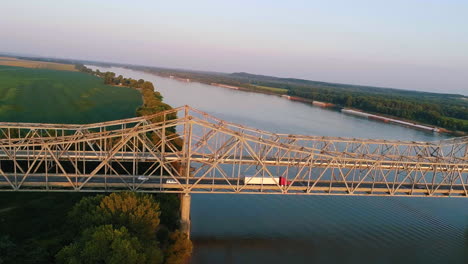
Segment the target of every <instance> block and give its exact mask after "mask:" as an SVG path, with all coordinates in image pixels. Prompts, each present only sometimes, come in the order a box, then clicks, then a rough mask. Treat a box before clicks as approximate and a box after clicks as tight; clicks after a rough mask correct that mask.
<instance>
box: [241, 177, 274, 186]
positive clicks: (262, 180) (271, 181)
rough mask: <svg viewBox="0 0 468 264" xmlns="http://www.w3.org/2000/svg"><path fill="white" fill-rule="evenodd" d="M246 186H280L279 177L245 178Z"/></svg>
mask: <svg viewBox="0 0 468 264" xmlns="http://www.w3.org/2000/svg"><path fill="white" fill-rule="evenodd" d="M244 184H264V185H272V184H279V177H273V178H272V177H269V176H267V177H250V176H245V178H244Z"/></svg>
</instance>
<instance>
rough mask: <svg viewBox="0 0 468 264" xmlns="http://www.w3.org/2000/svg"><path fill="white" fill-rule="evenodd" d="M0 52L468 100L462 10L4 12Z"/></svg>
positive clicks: (370, 3) (395, 1)
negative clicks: (272, 77) (437, 94)
mask: <svg viewBox="0 0 468 264" xmlns="http://www.w3.org/2000/svg"><path fill="white" fill-rule="evenodd" d="M0 9H1V16H0V52H16V53H28V54H36V55H42V56H52V57H65V58H76V59H89V60H98V61H110V62H122V63H133V64H143V65H154V66H162V67H171V68H184V69H197V70H209V71H221V72H238V71H245V72H251V73H258V74H267V75H275V76H285V77H297V78H305V79H311V80H319V81H331V82H341V83H354V84H367V85H376V86H384V87H395V88H403V89H414V90H427V91H436V92H452V93H463V94H468V0H392V1H388V0H353V1H350V0H342V1H337V0H327V1H324V0H322V1H313V0H306V1H298V0H288V1H280V0H278V1H275V0H269V1H254V0H251V1H244V0H236V1H221V0H218V1H204V0H197V1H167V0H166V1H141V0H132V1H130V0H128V1H119V0H114V1H105V0H93V1H91V0H81V1H67V0H41V1H39V0H29V1H25V0H14V1H13V0H12V1H8V0H2V1H1V3H0Z"/></svg>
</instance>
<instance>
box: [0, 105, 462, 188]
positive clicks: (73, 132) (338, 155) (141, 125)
mask: <svg viewBox="0 0 468 264" xmlns="http://www.w3.org/2000/svg"><path fill="white" fill-rule="evenodd" d="M176 130H177V133H175V131H176ZM467 145H468V138H467V137H462V138H456V139H450V140H444V141H437V142H405V141H388V140H372V139H349V138H333V137H316V136H302V135H285V134H275V133H269V132H265V131H261V130H257V129H253V128H248V127H244V126H241V125H237V124H233V123H229V122H226V121H224V120H220V119H217V118H215V117H213V116H210V115H208V114H206V113H204V112H201V111H198V110H195V109H192V108H190V107H188V106H185V107H180V108H176V109H173V110H168V111H165V112H162V113H158V114H155V115H152V116H144V117H137V118H130V119H125V120H117V121H111V122H102V123H97V124H87V125H60V124H24V123H0V190H3V191H7V190H9V191H92V192H94V191H97V192H108V191H120V190H132V191H142V192H168V193H171V192H172V193H245V194H247V193H252V194H302V195H330V194H331V195H387V196H435V197H443V196H456V197H468V191H467V190H468V159H467V156H468V155H467V149H468V148H467ZM245 176H249V177H258V178H262V179H264V180H263V181H262V182H264V184H255V185H254V184H248V183H246V182H245V181H244V177H245ZM280 177H281V178H284V179H286V180H285V181H282V180H280Z"/></svg>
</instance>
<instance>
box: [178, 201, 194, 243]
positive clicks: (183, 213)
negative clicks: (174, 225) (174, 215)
mask: <svg viewBox="0 0 468 264" xmlns="http://www.w3.org/2000/svg"><path fill="white" fill-rule="evenodd" d="M179 198H180V229H181V230H182V232H184V233H185V234H187V237H188V238H189V239H190V201H191V196H190V194H188V193H181V194H180V197H179Z"/></svg>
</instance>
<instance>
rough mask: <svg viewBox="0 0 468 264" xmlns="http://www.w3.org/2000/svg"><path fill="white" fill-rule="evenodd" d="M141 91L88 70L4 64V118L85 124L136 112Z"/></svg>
mask: <svg viewBox="0 0 468 264" xmlns="http://www.w3.org/2000/svg"><path fill="white" fill-rule="evenodd" d="M141 104H142V98H141V94H140V92H138V91H137V90H135V89H132V88H127V87H118V86H110V85H105V84H104V83H103V80H102V79H100V78H98V77H96V76H93V75H90V74H86V73H81V72H72V71H59V70H51V69H34V68H20V67H10V66H1V65H0V122H41V123H68V124H73V123H76V124H82V123H94V122H101V121H108V120H114V119H121V118H129V117H134V116H135V110H136V108H137V107H138V106H140V105H141Z"/></svg>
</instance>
